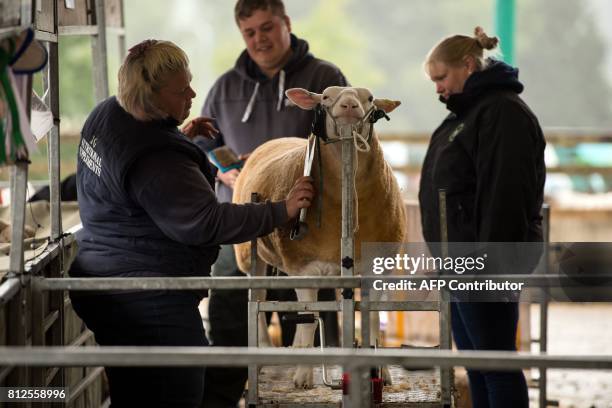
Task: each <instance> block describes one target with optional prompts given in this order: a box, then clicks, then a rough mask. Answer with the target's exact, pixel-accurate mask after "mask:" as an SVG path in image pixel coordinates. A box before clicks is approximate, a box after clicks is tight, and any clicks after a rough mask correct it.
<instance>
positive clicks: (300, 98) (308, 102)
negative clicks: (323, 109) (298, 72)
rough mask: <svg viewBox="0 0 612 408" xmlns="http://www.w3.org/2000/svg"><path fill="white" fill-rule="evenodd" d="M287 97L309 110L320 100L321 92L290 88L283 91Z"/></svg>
mask: <svg viewBox="0 0 612 408" xmlns="http://www.w3.org/2000/svg"><path fill="white" fill-rule="evenodd" d="M285 95H287V98H289V100H290V101H291V102H293V103H295V104H296V105H297V106H299V107H300V108H302V109H304V110H311V109H313V108H314V107H315V106H317V104H318V103H320V102H321V94H318V93H314V92H310V91H307V90H306V89H304V88H291V89H287V90H286V91H285Z"/></svg>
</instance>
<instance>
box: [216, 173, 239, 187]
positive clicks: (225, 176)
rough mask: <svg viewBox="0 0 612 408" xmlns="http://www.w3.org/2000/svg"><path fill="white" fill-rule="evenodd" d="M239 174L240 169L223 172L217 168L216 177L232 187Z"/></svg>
mask: <svg viewBox="0 0 612 408" xmlns="http://www.w3.org/2000/svg"><path fill="white" fill-rule="evenodd" d="M239 174H240V171H239V170H238V169H231V170H228V171H226V172H225V173H221V170H219V172H218V173H217V178H218V179H219V180H221V182H222V183H223V184H225V185H226V186H228V187H229V188H231V189H233V188H234V184H236V179H237V178H238V175H239Z"/></svg>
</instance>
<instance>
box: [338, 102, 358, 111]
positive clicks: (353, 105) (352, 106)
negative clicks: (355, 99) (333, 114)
mask: <svg viewBox="0 0 612 408" xmlns="http://www.w3.org/2000/svg"><path fill="white" fill-rule="evenodd" d="M340 107H341V108H342V109H344V110H351V109H357V108H358V107H359V105H357V104H356V103H341V104H340Z"/></svg>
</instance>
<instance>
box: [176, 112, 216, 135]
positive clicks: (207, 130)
mask: <svg viewBox="0 0 612 408" xmlns="http://www.w3.org/2000/svg"><path fill="white" fill-rule="evenodd" d="M212 122H214V119H211V118H206V117H203V116H202V117H199V118H195V119H193V120H192V121H191V122H189V123H188V124H186V125H185V126H183V129H182V132H183V133H184V134H185V135H186V136H187V137H188V138H190V139H193V138H194V137H196V136H204V137H207V138H209V139H214V138H215V135H216V134H217V133H219V131H218V130H217V129H215V127H214V126H213V125H212Z"/></svg>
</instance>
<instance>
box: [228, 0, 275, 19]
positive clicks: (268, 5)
mask: <svg viewBox="0 0 612 408" xmlns="http://www.w3.org/2000/svg"><path fill="white" fill-rule="evenodd" d="M257 10H271V11H272V14H274V15H277V16H280V17H285V16H286V15H287V13H286V12H285V4H284V3H283V0H238V1H237V2H236V7H234V18H235V19H236V24H238V21H239V20H242V19H244V18H248V17H251V16H252V15H253V13H254V12H255V11H257Z"/></svg>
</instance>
